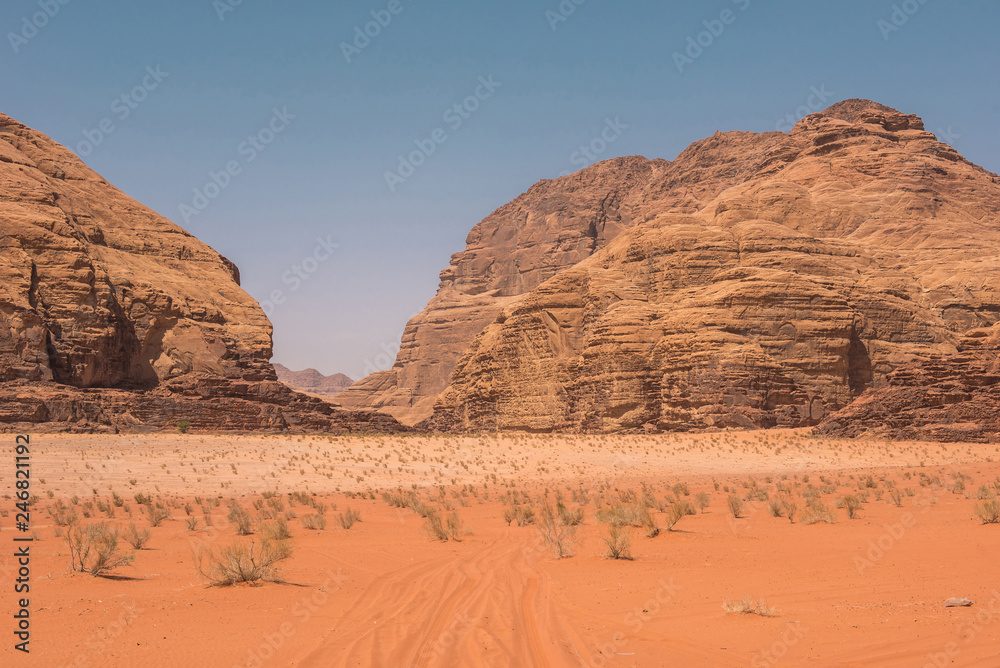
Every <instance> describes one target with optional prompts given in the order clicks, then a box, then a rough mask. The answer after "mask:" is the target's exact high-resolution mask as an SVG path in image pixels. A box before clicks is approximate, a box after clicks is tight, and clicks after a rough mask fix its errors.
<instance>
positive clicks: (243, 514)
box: [226, 499, 253, 536]
mask: <svg viewBox="0 0 1000 668" xmlns="http://www.w3.org/2000/svg"><path fill="white" fill-rule="evenodd" d="M226 519H228V520H229V521H230V522H231V523H232V524H233V525H234V526H235V527H236V533H237V534H238V535H240V536H249V535H250V534H252V533H253V517H252V516H251V515H250V513H249V512H247V510H246V508H244V507H243V506H241V505H240V504H239V502H238V501H236V499H232V500H230V502H229V514H228V515H227V516H226Z"/></svg>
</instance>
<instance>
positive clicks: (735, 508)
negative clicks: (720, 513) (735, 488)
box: [726, 494, 743, 519]
mask: <svg viewBox="0 0 1000 668" xmlns="http://www.w3.org/2000/svg"><path fill="white" fill-rule="evenodd" d="M726 505H727V506H729V514H730V515H732V516H733V517H734V518H735V519H739V517H740V516H741V515H742V514H743V499H741V498H740V497H739V496H737V495H736V494H731V495H730V496H729V498H728V499H726Z"/></svg>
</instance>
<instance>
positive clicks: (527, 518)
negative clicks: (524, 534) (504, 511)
mask: <svg viewBox="0 0 1000 668" xmlns="http://www.w3.org/2000/svg"><path fill="white" fill-rule="evenodd" d="M514 520H515V521H516V522H517V526H519V527H526V526H528V525H529V524H534V523H535V509H534V508H532V507H531V506H514Z"/></svg>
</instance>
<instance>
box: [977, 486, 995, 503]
mask: <svg viewBox="0 0 1000 668" xmlns="http://www.w3.org/2000/svg"><path fill="white" fill-rule="evenodd" d="M976 498H977V499H979V500H980V501H987V500H989V499H992V498H993V490H991V489H990V488H989V487H987V486H986V485H980V486H979V489H978V490H976Z"/></svg>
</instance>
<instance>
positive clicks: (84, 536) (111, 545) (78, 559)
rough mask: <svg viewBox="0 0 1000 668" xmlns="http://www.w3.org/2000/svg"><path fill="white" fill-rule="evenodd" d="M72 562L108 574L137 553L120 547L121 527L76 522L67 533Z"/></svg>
mask: <svg viewBox="0 0 1000 668" xmlns="http://www.w3.org/2000/svg"><path fill="white" fill-rule="evenodd" d="M66 542H67V543H69V557H70V564H71V567H72V569H73V570H74V571H77V572H80V573H90V574H91V575H94V576H105V575H107V574H108V573H109V572H110V571H113V570H114V569H116V568H118V567H120V566H125V565H127V564H130V563H132V561H133V560H134V559H135V555H134V554H126V553H125V552H123V551H122V550H120V549H119V548H118V529H114V528H112V527H110V526H108V525H107V524H105V523H103V522H101V523H100V524H91V525H90V526H88V527H81V526H80V525H79V524H77V525H74V526H73V527H71V528H70V529H69V531H67V533H66Z"/></svg>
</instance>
